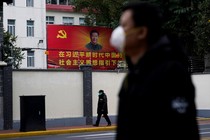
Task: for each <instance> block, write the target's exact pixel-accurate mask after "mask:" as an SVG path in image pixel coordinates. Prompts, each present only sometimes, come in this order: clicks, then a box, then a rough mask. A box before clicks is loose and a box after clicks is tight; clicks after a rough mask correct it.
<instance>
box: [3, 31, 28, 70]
mask: <svg viewBox="0 0 210 140" xmlns="http://www.w3.org/2000/svg"><path fill="white" fill-rule="evenodd" d="M16 40H17V36H13V35H11V34H10V33H9V32H5V31H4V33H3V45H2V57H3V58H2V59H3V61H4V62H6V63H7V64H10V65H12V67H13V68H14V69H19V68H20V65H21V64H22V59H24V57H23V55H24V53H22V50H21V48H19V47H16V45H15V43H16Z"/></svg>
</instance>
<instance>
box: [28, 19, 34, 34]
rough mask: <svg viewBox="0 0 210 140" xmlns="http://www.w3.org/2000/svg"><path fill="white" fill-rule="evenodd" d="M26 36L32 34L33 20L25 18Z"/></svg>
mask: <svg viewBox="0 0 210 140" xmlns="http://www.w3.org/2000/svg"><path fill="white" fill-rule="evenodd" d="M27 36H28V37H29V36H32V37H33V36H34V21H33V20H27Z"/></svg>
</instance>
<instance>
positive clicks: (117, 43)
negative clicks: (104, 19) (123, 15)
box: [110, 26, 125, 52]
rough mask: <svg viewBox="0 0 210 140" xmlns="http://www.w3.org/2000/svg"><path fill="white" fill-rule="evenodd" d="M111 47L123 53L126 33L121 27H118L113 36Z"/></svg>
mask: <svg viewBox="0 0 210 140" xmlns="http://www.w3.org/2000/svg"><path fill="white" fill-rule="evenodd" d="M110 43H111V45H112V46H113V47H114V48H116V49H117V50H118V51H120V52H122V51H123V48H124V46H125V31H124V29H123V28H122V27H121V26H118V27H117V28H116V29H115V30H114V31H113V32H112V34H111V39H110Z"/></svg>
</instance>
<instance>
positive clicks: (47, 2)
mask: <svg viewBox="0 0 210 140" xmlns="http://www.w3.org/2000/svg"><path fill="white" fill-rule="evenodd" d="M46 4H57V0H46Z"/></svg>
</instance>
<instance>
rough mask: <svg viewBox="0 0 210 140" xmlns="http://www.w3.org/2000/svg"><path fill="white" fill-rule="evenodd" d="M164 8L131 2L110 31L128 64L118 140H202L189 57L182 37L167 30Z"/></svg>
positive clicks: (119, 110)
mask: <svg viewBox="0 0 210 140" xmlns="http://www.w3.org/2000/svg"><path fill="white" fill-rule="evenodd" d="M161 10H162V9H161ZM161 10H160V9H159V8H158V7H157V6H155V5H153V4H150V3H146V2H138V3H127V4H126V5H125V7H123V11H122V14H121V17H120V26H118V27H117V28H116V29H115V30H114V31H113V32H112V35H111V39H110V43H111V44H112V46H114V47H116V48H117V49H118V50H121V51H123V52H124V54H125V56H126V61H127V64H128V73H127V75H126V76H125V79H124V81H123V82H122V87H121V89H120V92H119V105H118V114H117V130H116V140H135V139H136V140H141V139H146V140H200V136H199V129H198V123H197V118H196V116H197V115H196V104H195V97H196V96H195V87H194V85H193V82H192V78H191V74H190V72H189V71H188V65H189V64H188V57H187V54H186V52H185V50H184V48H183V46H182V45H181V43H179V42H180V41H178V40H179V39H178V38H177V37H174V36H173V37H172V35H171V34H170V35H169V34H168V33H166V32H165V31H164V30H163V24H162V23H163V20H162V19H163V17H162V14H161V12H160V11H161Z"/></svg>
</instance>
